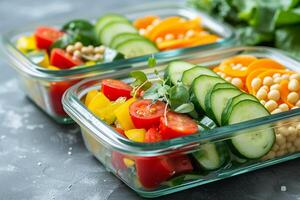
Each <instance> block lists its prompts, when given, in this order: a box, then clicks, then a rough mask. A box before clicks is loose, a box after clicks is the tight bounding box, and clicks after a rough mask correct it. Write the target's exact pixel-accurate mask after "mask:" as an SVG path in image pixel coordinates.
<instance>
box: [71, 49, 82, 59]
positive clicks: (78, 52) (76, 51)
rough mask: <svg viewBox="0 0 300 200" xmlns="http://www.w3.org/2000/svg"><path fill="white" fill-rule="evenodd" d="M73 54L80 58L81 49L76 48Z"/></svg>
mask: <svg viewBox="0 0 300 200" xmlns="http://www.w3.org/2000/svg"><path fill="white" fill-rule="evenodd" d="M73 56H74V57H76V58H80V57H81V53H80V51H79V50H75V51H74V53H73Z"/></svg>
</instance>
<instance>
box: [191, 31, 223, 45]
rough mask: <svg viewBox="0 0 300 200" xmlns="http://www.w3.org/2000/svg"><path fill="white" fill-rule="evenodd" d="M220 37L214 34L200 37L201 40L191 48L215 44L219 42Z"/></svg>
mask: <svg viewBox="0 0 300 200" xmlns="http://www.w3.org/2000/svg"><path fill="white" fill-rule="evenodd" d="M219 39H220V37H218V36H216V35H213V34H207V35H203V36H199V40H196V41H195V42H194V43H193V44H192V45H191V46H200V45H205V44H211V43H215V42H216V41H217V40H219Z"/></svg>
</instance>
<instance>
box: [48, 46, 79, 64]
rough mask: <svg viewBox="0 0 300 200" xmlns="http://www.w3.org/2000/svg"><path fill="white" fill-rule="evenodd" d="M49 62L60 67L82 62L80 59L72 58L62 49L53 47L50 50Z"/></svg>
mask: <svg viewBox="0 0 300 200" xmlns="http://www.w3.org/2000/svg"><path fill="white" fill-rule="evenodd" d="M50 63H51V65H53V66H55V67H58V68H60V69H69V68H71V67H74V66H78V65H82V64H83V62H82V61H81V60H80V59H73V58H72V57H71V56H70V55H69V54H68V53H66V52H65V51H64V50H62V49H58V48H55V49H53V50H52V51H51V56H50Z"/></svg>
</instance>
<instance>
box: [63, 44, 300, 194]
mask: <svg viewBox="0 0 300 200" xmlns="http://www.w3.org/2000/svg"><path fill="white" fill-rule="evenodd" d="M241 54H247V55H254V56H256V57H261V58H271V59H274V60H276V61H278V62H279V63H281V64H283V65H284V66H286V67H287V68H290V69H292V70H294V71H298V72H299V69H298V68H299V67H300V63H299V62H297V61H295V60H294V59H292V58H290V57H288V56H286V55H284V54H282V53H280V52H278V51H277V50H273V49H270V48H264V47H236V48H229V49H223V50H217V51H214V52H212V51H210V52H205V53H203V52H200V51H199V52H194V53H191V54H188V55H185V56H182V57H181V58H176V57H175V58H174V59H177V60H178V59H180V60H185V61H188V62H191V63H195V64H199V65H201V66H207V67H210V66H215V65H217V64H219V63H220V62H221V61H222V60H224V59H226V58H229V57H232V56H234V55H241ZM166 64H167V62H165V63H161V64H159V65H158V66H157V67H156V68H155V69H157V70H158V71H161V70H163V69H164V68H165V66H166ZM141 69H142V70H143V71H144V72H145V73H146V74H147V75H148V76H152V72H153V70H154V69H153V68H149V67H147V66H144V68H141ZM128 72H129V70H128V71H124V72H116V73H115V74H114V75H109V76H106V75H102V76H97V77H93V78H91V79H87V80H84V81H82V82H80V83H78V84H76V85H75V86H73V87H72V88H70V89H69V90H68V91H67V92H66V93H65V95H64V97H63V105H64V108H65V110H66V112H67V113H68V114H69V115H70V116H71V117H72V118H73V119H74V120H75V121H76V122H77V123H78V124H79V126H80V127H81V130H82V136H83V138H84V141H85V145H86V147H87V149H88V150H89V151H90V152H91V153H92V154H93V155H94V156H95V157H96V158H97V159H98V160H99V161H100V162H101V163H102V164H103V165H104V166H105V167H106V169H107V170H108V171H110V172H112V173H113V174H115V175H116V176H117V177H119V178H120V179H121V180H122V181H123V182H124V183H125V184H127V185H128V186H129V187H130V188H132V189H133V190H134V191H136V192H137V193H138V194H139V195H141V196H144V197H151V198H152V197H158V196H162V195H166V194H170V193H173V192H178V191H181V190H185V189H188V188H192V187H196V186H199V185H203V184H206V183H209V182H213V181H217V180H221V179H224V178H228V177H231V176H235V175H239V174H242V173H246V172H250V171H253V170H256V169H260V168H263V167H266V166H270V165H274V164H277V163H280V162H284V161H287V160H291V159H295V158H297V157H300V109H294V110H290V111H287V112H282V113H279V114H274V115H270V116H267V117H263V118H258V119H254V120H250V121H245V122H242V123H238V124H234V125H229V126H223V127H217V128H214V129H211V130H201V131H200V132H199V133H197V134H193V135H189V136H185V137H181V138H175V139H172V140H167V141H162V142H158V143H137V142H133V141H130V140H128V139H126V138H124V137H122V136H121V135H119V134H118V133H117V132H116V131H115V130H114V129H113V128H112V127H110V126H109V125H107V124H106V123H104V122H103V121H101V120H100V119H99V118H97V117H96V116H95V115H94V114H93V113H91V112H90V111H89V110H88V109H87V107H86V106H85V105H84V104H83V103H82V100H84V98H85V95H86V94H87V93H88V92H89V91H91V90H94V89H98V90H100V89H101V80H102V79H105V78H107V77H109V78H113V79H121V80H123V81H126V82H131V81H132V79H131V78H128ZM254 128H255V129H254ZM268 129H273V130H274V131H275V133H276V141H275V143H274V146H273V147H272V149H271V151H270V152H269V153H268V154H267V155H265V156H264V157H263V158H261V159H255V160H247V159H241V158H239V157H237V156H235V155H234V154H232V153H231V154H230V156H229V160H228V161H227V162H226V164H224V165H223V167H221V168H220V169H218V170H216V171H203V170H194V171H192V172H190V173H188V174H183V175H181V176H178V177H175V178H173V179H171V180H169V181H166V182H163V183H162V184H160V185H157V186H156V187H150V188H149V187H148V186H144V185H143V184H142V183H141V181H140V177H141V176H142V175H141V171H140V172H138V170H141V169H139V168H140V166H139V168H138V167H137V164H138V163H139V165H141V162H142V164H144V165H142V166H144V167H146V168H145V170H146V169H147V170H148V173H149V174H150V175H151V173H152V174H153V173H154V172H153V171H152V172H151V170H152V169H151V168H152V167H153V168H155V164H153V162H154V163H155V162H156V161H157V160H160V161H164V160H168V159H170V158H174V157H179V156H181V155H187V156H190V155H191V154H192V153H195V152H197V151H200V150H201V149H200V148H201V146H202V145H205V144H209V143H215V144H216V143H219V142H226V141H228V140H230V138H232V137H236V136H238V135H241V134H247V133H248V134H249V133H253V134H255V133H256V132H254V130H255V131H257V132H266V130H268ZM117 158H119V159H120V158H122V159H123V161H124V162H125V160H126V159H127V161H126V162H127V164H128V162H129V164H128V165H126V167H121V166H120V164H118V162H117V164H116V159H117ZM124 159H125V160H124ZM147 166H150V167H149V168H147ZM149 170H150V171H149Z"/></svg>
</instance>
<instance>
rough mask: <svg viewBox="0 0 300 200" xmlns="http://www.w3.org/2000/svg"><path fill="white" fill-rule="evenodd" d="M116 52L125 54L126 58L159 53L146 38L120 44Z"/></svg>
mask: <svg viewBox="0 0 300 200" xmlns="http://www.w3.org/2000/svg"><path fill="white" fill-rule="evenodd" d="M116 50H117V51H118V52H120V53H122V54H124V56H125V57H126V58H132V57H137V56H143V55H148V54H153V53H157V52H158V49H157V48H156V46H155V45H154V44H153V43H152V42H151V41H149V40H147V39H144V38H141V39H131V40H127V41H125V42H123V43H121V44H119V45H118V46H117V47H116Z"/></svg>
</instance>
